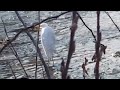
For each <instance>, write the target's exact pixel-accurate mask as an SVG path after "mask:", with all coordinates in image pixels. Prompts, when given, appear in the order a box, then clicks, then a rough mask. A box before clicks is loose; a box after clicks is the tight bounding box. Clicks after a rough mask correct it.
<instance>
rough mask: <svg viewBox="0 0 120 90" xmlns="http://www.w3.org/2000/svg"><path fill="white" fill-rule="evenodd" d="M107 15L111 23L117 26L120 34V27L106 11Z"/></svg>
mask: <svg viewBox="0 0 120 90" xmlns="http://www.w3.org/2000/svg"><path fill="white" fill-rule="evenodd" d="M105 13H106V14H107V15H108V17H109V18H110V19H111V21H112V22H113V24H114V25H115V26H116V28H117V29H118V31H119V32H120V29H119V27H118V26H117V24H116V23H115V22H114V21H113V19H112V17H111V16H110V14H109V13H108V12H106V11H105Z"/></svg>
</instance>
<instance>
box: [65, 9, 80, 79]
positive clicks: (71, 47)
mask: <svg viewBox="0 0 120 90" xmlns="http://www.w3.org/2000/svg"><path fill="white" fill-rule="evenodd" d="M77 22H78V17H77V14H76V11H73V19H72V26H71V28H70V29H71V35H70V43H69V51H68V57H67V62H66V65H65V70H64V76H63V79H66V78H67V73H68V68H69V64H70V59H71V57H72V54H73V53H74V51H75V41H74V36H75V31H76V29H77Z"/></svg>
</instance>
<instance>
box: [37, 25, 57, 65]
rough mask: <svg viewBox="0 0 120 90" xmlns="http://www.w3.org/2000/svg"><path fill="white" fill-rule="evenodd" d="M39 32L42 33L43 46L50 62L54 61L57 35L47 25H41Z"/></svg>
mask: <svg viewBox="0 0 120 90" xmlns="http://www.w3.org/2000/svg"><path fill="white" fill-rule="evenodd" d="M39 30H40V31H41V44H42V47H43V50H44V52H45V55H46V56H47V58H48V62H49V63H50V60H53V53H54V52H55V33H54V29H53V28H52V27H50V26H48V24H47V23H42V24H40V28H39ZM53 65H54V62H53Z"/></svg>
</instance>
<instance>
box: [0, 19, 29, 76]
mask: <svg viewBox="0 0 120 90" xmlns="http://www.w3.org/2000/svg"><path fill="white" fill-rule="evenodd" d="M1 20H2V23H3V26H4V31H5V34H6V36H7V38H8V41H10V38H9V36H8V34H7V30H6V27H5V23H4V21H3V19H2V17H1ZM10 45H11V47H9V48H10V49H11V50H12V52H13V54H14V55H15V57H16V58H17V59H18V61H19V63H20V65H21V67H22V69H23V71H24V73H25V75H26V77H28V74H27V73H26V71H25V69H24V66H23V65H22V62H21V60H20V58H19V56H18V54H17V52H16V50H15V48H14V47H13V44H12V43H10Z"/></svg>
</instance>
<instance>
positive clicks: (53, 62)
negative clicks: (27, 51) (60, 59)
mask: <svg viewBox="0 0 120 90" xmlns="http://www.w3.org/2000/svg"><path fill="white" fill-rule="evenodd" d="M52 62H53V67H54V66H55V65H54V60H53V56H52Z"/></svg>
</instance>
